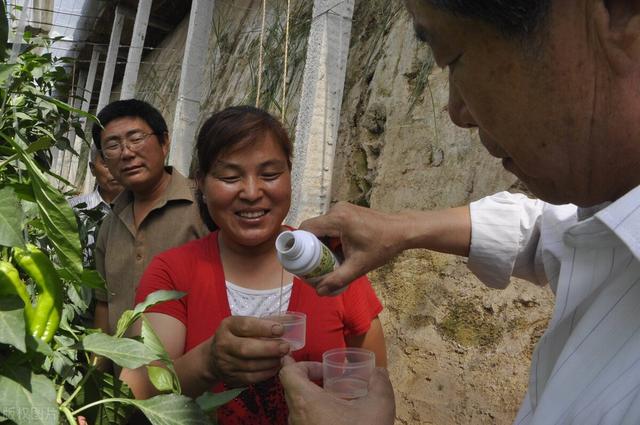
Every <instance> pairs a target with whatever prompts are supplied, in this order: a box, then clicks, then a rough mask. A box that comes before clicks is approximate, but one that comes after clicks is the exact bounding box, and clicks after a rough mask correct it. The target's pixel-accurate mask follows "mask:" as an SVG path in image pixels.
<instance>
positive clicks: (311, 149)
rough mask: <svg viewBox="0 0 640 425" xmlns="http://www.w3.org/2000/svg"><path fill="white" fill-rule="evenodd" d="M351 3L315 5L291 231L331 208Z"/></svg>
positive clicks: (321, 0) (332, 0) (317, 1)
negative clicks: (334, 158) (332, 179)
mask: <svg viewBox="0 0 640 425" xmlns="http://www.w3.org/2000/svg"><path fill="white" fill-rule="evenodd" d="M353 4H354V1H353V0H346V1H343V0H314V4H313V18H312V24H311V30H310V33H309V41H308V46H307V60H306V63H305V68H304V74H303V82H302V93H301V96H300V108H299V112H298V120H297V126H296V137H295V147H294V158H293V176H292V202H291V210H290V211H289V215H288V216H287V219H286V222H287V223H288V224H290V225H293V226H297V225H298V224H300V222H301V221H303V220H305V219H307V218H309V217H313V216H316V215H319V214H322V213H324V212H326V210H327V209H328V207H329V202H330V194H331V176H332V170H333V157H334V153H335V144H336V141H337V135H338V125H339V123H340V108H341V106H342V94H343V90H344V80H345V73H346V68H347V58H348V54H349V39H350V37H351V23H352V17H353Z"/></svg>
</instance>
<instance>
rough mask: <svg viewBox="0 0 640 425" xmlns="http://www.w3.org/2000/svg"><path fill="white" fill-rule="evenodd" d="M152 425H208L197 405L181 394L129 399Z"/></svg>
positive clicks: (205, 417) (208, 422) (207, 420)
mask: <svg viewBox="0 0 640 425" xmlns="http://www.w3.org/2000/svg"><path fill="white" fill-rule="evenodd" d="M131 403H132V404H133V405H135V406H136V407H138V408H139V409H140V410H142V412H143V413H144V414H145V416H146V417H147V419H149V421H151V423H152V424H153V425H200V424H202V425H210V424H211V422H210V421H209V419H208V418H207V416H206V415H205V414H204V412H203V411H202V410H201V409H200V408H199V407H198V405H197V404H196V403H195V402H194V401H193V400H191V399H190V398H187V397H185V396H182V395H176V394H166V395H159V396H155V397H153V398H150V399H148V400H131Z"/></svg>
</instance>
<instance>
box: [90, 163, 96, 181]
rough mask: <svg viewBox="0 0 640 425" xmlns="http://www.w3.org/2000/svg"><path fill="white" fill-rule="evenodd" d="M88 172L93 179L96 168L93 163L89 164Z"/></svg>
mask: <svg viewBox="0 0 640 425" xmlns="http://www.w3.org/2000/svg"><path fill="white" fill-rule="evenodd" d="M89 171H91V175H92V176H93V177H95V176H96V166H95V164H94V163H93V162H90V163H89Z"/></svg>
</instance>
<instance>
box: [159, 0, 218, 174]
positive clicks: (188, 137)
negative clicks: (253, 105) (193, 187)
mask: <svg viewBox="0 0 640 425" xmlns="http://www.w3.org/2000/svg"><path fill="white" fill-rule="evenodd" d="M214 3H215V2H214V1H213V0H193V3H192V4H191V14H190V16H189V32H188V33H187V41H186V43H185V48H184V57H183V60H182V71H181V74H180V87H179V88H178V102H177V104H176V113H175V118H174V121H173V132H172V134H171V152H170V155H169V162H170V163H171V165H173V166H174V167H176V168H177V169H178V170H179V171H180V172H181V173H183V174H185V175H187V174H188V173H189V167H190V166H191V159H192V158H193V146H194V144H195V138H196V126H197V124H198V117H199V116H200V103H201V101H202V92H203V90H202V81H203V80H202V77H203V72H202V70H203V68H204V66H205V63H206V59H207V58H206V54H205V52H207V51H208V49H209V38H210V36H211V27H212V26H213V25H212V21H213V7H214Z"/></svg>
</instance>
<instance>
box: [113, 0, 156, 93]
mask: <svg viewBox="0 0 640 425" xmlns="http://www.w3.org/2000/svg"><path fill="white" fill-rule="evenodd" d="M151 1H152V0H140V1H139V2H138V11H137V12H136V20H135V22H134V24H133V34H132V35H131V43H130V45H129V55H128V57H127V66H126V68H125V70H124V78H123V79H122V90H121V92H120V99H131V98H133V97H135V95H136V83H137V82H138V70H139V69H140V59H141V58H142V49H143V48H144V38H145V36H146V34H147V25H148V24H149V15H150V14H151Z"/></svg>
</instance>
